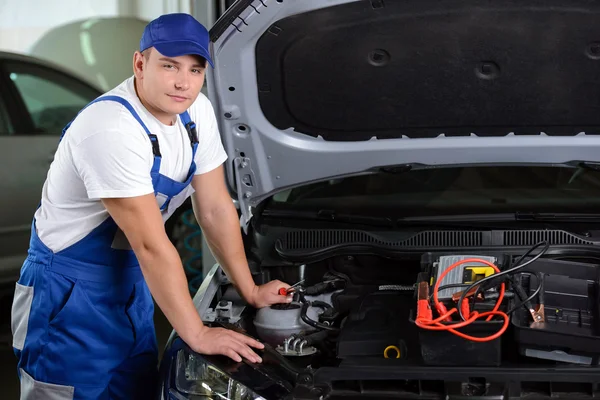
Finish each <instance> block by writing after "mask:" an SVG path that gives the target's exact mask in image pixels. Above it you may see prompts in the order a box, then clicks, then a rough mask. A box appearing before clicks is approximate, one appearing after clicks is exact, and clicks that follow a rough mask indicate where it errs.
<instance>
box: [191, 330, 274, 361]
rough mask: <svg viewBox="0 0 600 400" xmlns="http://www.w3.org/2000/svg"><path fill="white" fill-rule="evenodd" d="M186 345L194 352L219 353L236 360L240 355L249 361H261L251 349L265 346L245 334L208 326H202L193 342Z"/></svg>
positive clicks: (239, 358) (240, 358)
mask: <svg viewBox="0 0 600 400" xmlns="http://www.w3.org/2000/svg"><path fill="white" fill-rule="evenodd" d="M188 345H189V346H190V347H191V348H192V350H194V351H195V352H196V353H200V354H208V355H212V354H221V355H224V356H227V357H229V358H231V359H232V360H234V361H236V362H240V361H242V357H243V358H245V359H247V360H248V361H250V362H255V363H259V362H262V360H261V358H260V357H259V356H258V355H257V354H256V353H255V352H254V351H253V350H252V349H251V347H254V348H257V349H263V348H264V347H265V346H264V345H263V344H262V343H260V342H258V341H257V340H254V339H252V338H250V337H248V336H246V335H243V334H241V333H237V332H234V331H232V330H229V329H224V328H210V327H207V326H204V327H203V328H202V330H201V331H200V334H199V335H198V336H196V338H195V340H194V343H188Z"/></svg>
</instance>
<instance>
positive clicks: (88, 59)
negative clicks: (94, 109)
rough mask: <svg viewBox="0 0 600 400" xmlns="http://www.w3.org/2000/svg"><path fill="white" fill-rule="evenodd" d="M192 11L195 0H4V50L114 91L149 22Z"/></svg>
mask: <svg viewBox="0 0 600 400" xmlns="http://www.w3.org/2000/svg"><path fill="white" fill-rule="evenodd" d="M211 2H212V0H196V1H195V3H204V4H209V3H211ZM195 5H196V4H195ZM191 11H192V10H191V3H190V0H49V1H44V0H0V51H11V52H15V53H23V54H29V55H33V56H36V57H39V58H42V59H45V60H48V61H52V62H54V63H56V64H59V65H61V66H63V67H64V68H66V69H68V70H71V71H72V72H74V73H76V74H78V75H80V76H82V77H83V78H85V79H86V80H88V81H90V82H91V83H93V84H95V85H96V86H97V87H98V88H100V89H101V90H109V89H111V88H112V87H114V86H116V85H118V84H119V83H120V82H122V81H123V79H125V78H127V77H128V76H130V75H131V68H132V66H131V65H132V57H133V53H134V51H135V50H137V48H138V44H139V40H140V36H141V34H142V31H143V29H144V26H145V25H146V23H147V22H148V21H150V20H151V19H154V18H156V17H158V16H159V15H161V14H165V13H172V12H188V13H190V12H191Z"/></svg>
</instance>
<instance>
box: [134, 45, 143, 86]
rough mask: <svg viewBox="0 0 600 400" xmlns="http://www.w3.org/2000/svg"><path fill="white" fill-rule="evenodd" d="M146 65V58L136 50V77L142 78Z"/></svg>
mask: <svg viewBox="0 0 600 400" xmlns="http://www.w3.org/2000/svg"><path fill="white" fill-rule="evenodd" d="M145 66H146V58H145V57H144V55H143V54H142V53H140V52H139V51H136V52H135V53H133V74H134V75H135V77H136V78H138V79H141V78H142V76H143V73H144V68H145Z"/></svg>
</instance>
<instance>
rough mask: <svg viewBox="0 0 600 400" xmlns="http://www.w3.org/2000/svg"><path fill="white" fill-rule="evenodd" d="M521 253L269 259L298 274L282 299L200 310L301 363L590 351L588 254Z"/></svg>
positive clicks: (528, 358) (591, 354) (591, 359)
mask: <svg viewBox="0 0 600 400" xmlns="http://www.w3.org/2000/svg"><path fill="white" fill-rule="evenodd" d="M533 254H534V255H535V254H537V253H536V252H534V253H533ZM531 257H532V256H531V255H530V256H529V258H528V259H527V260H529V264H527V265H525V266H520V267H519V271H515V272H514V273H505V272H506V271H508V272H510V271H511V268H512V269H515V267H516V266H519V265H517V264H518V262H521V263H523V260H520V261H519V260H518V259H519V256H518V255H514V254H507V253H502V252H494V253H486V254H458V253H443V254H442V253H423V254H421V256H420V257H419V258H415V257H409V258H405V259H395V258H386V257H380V256H376V255H343V256H336V257H331V258H328V259H326V260H323V261H320V262H316V263H312V264H302V265H299V266H293V267H292V266H287V267H284V268H275V269H273V271H272V275H271V277H270V278H271V279H280V280H283V281H286V282H290V284H291V283H298V284H297V285H294V287H293V288H292V289H291V293H292V294H293V302H292V303H290V304H277V305H273V306H271V307H265V308H262V309H259V310H254V309H251V308H249V307H241V308H239V307H238V308H237V311H235V310H232V309H229V310H228V311H227V309H226V308H227V307H225V309H226V310H225V311H227V312H225V313H224V312H222V311H223V309H221V310H220V311H221V312H220V313H219V306H217V307H216V308H215V309H211V310H210V311H211V312H213V316H215V315H216V314H215V313H217V314H219V315H220V317H217V318H220V320H221V321H226V322H234V323H236V324H237V326H239V327H240V328H242V329H244V330H245V331H247V332H248V333H249V334H251V335H252V336H255V337H258V338H260V339H261V340H262V341H264V342H265V343H267V344H269V345H270V346H272V347H273V348H274V349H276V351H277V352H278V353H279V354H281V355H282V356H284V357H286V358H287V359H289V360H290V362H292V363H296V364H297V365H302V366H307V365H309V366H310V367H311V368H319V367H323V366H335V365H337V364H338V363H340V362H342V361H343V360H357V359H361V358H378V359H401V360H405V361H406V362H409V363H415V365H433V366H460V365H468V366H499V365H501V364H503V363H506V362H520V363H523V362H524V363H530V364H532V365H536V364H539V363H540V362H542V363H543V362H548V363H550V364H553V363H556V362H562V363H570V364H575V365H592V364H595V363H598V356H597V355H596V354H599V353H600V343H599V342H600V340H599V339H600V332H599V331H598V328H597V323H598V318H597V313H598V306H597V304H598V302H595V300H594V299H596V300H597V299H598V295H599V294H598V279H597V277H596V272H595V271H596V270H597V269H596V268H597V265H595V264H593V263H592V261H593V260H589V262H586V261H585V260H583V261H579V260H578V261H573V260H565V259H564V257H563V259H548V258H544V259H542V258H538V259H535V260H533V261H535V262H531ZM538 257H539V256H538ZM534 258H535V257H534ZM494 269H496V270H494ZM500 272H502V274H501V273H500ZM478 282H482V283H481V284H479V283H478ZM465 292H467V293H466V294H465V296H464V298H463V299H461V294H464V293H465ZM540 292H542V295H541V296H540ZM544 299H545V301H544ZM499 300H500V302H499ZM461 301H462V303H461ZM594 304H596V305H594ZM423 307H424V308H423ZM544 307H545V309H544ZM234 308H235V307H234ZM459 309H460V311H459ZM234 311H235V312H234ZM461 311H462V313H463V316H461ZM419 313H424V314H425V316H426V317H427V318H428V319H427V318H424V317H423V315H419ZM502 314H504V315H506V318H504V317H502ZM477 315H479V316H477ZM540 315H541V318H542V320H536V318H537V317H540ZM461 324H462V326H461ZM536 325H537V326H536ZM454 326H457V327H456V328H453V327H454ZM455 331H458V333H456V332H455Z"/></svg>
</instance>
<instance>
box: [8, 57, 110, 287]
mask: <svg viewBox="0 0 600 400" xmlns="http://www.w3.org/2000/svg"><path fill="white" fill-rule="evenodd" d="M101 94H102V92H101V91H100V90H99V89H97V88H96V87H94V86H93V85H91V84H89V83H87V82H86V81H84V80H83V79H81V78H79V77H77V76H75V75H73V74H72V73H70V72H67V71H65V70H64V69H63V68H61V67H58V66H56V65H54V64H51V63H48V62H46V61H42V60H40V59H37V58H33V57H30V56H25V55H20V54H14V53H7V52H0V159H1V160H2V169H0V191H1V192H2V197H0V208H1V209H2V212H0V295H6V294H12V291H13V290H14V282H15V281H16V280H17V279H18V276H19V270H20V267H21V264H22V263H23V260H24V258H25V256H26V254H27V248H28V246H29V234H30V228H31V219H32V216H33V213H34V211H35V209H36V208H37V206H38V204H39V201H40V193H41V190H42V186H43V184H44V180H45V178H46V174H47V172H48V167H49V165H50V163H51V162H52V160H53V158H54V152H55V151H56V147H57V145H58V141H59V138H60V134H61V132H62V129H63V127H64V126H65V125H66V124H67V123H68V122H69V121H70V120H71V119H73V117H75V116H76V115H77V113H78V112H79V110H80V109H81V108H82V107H84V106H85V105H86V104H87V103H89V102H90V101H92V100H93V99H95V98H96V97H98V96H99V95H101Z"/></svg>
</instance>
